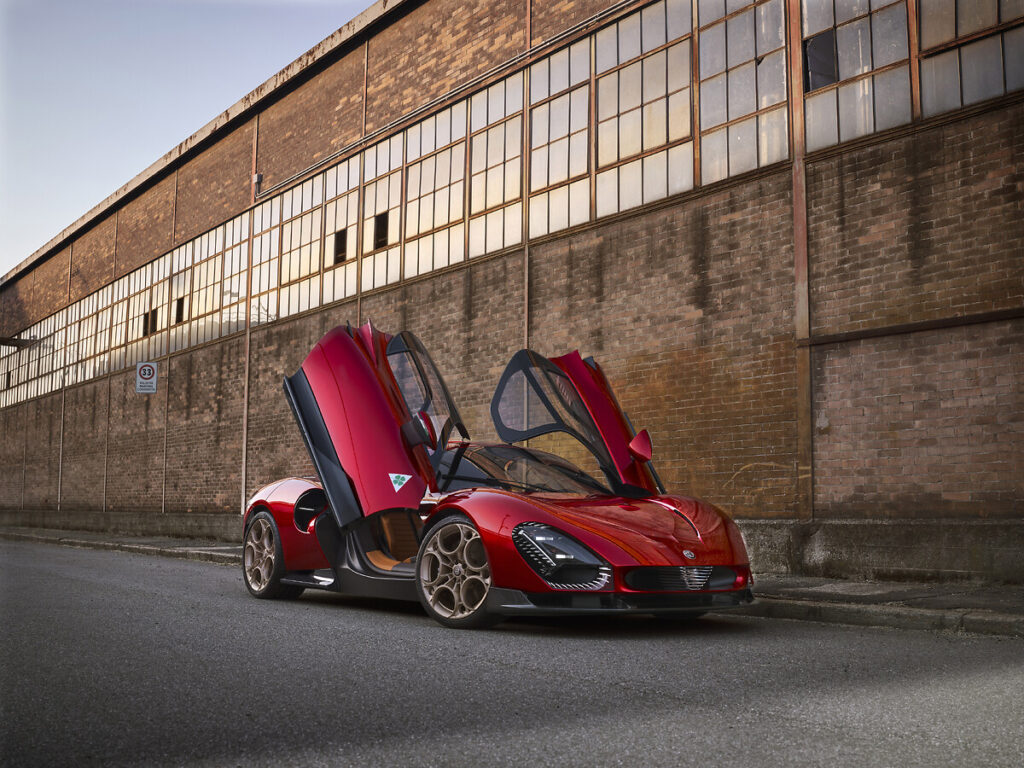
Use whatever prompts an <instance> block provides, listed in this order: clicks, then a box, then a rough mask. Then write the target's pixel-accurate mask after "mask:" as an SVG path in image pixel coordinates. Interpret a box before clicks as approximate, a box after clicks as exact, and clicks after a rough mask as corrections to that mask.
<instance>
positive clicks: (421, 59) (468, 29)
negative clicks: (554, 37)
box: [366, 0, 526, 132]
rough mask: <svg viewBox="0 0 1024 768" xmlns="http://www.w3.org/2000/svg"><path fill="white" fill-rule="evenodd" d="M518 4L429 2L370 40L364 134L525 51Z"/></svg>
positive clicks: (522, 7)
mask: <svg viewBox="0 0 1024 768" xmlns="http://www.w3.org/2000/svg"><path fill="white" fill-rule="evenodd" d="M525 14H526V3H525V2H523V0H473V1H472V2H465V0H433V2H429V3H425V4H423V5H421V6H419V7H418V8H415V9H413V10H412V11H410V12H409V13H408V14H406V15H405V16H403V17H402V18H401V19H398V20H397V21H395V22H393V23H392V24H390V25H389V26H388V27H387V28H385V29H383V30H381V31H380V32H379V33H378V34H377V35H375V36H374V37H373V39H371V40H370V49H369V65H368V70H367V75H368V76H367V93H366V130H367V132H369V131H374V130H376V129H377V128H380V127H382V126H384V125H387V124H388V123H389V122H391V121H392V120H395V119H396V118H398V117H401V116H402V115H403V114H405V113H406V112H409V111H410V110H412V109H414V108H416V107H418V106H420V105H421V104H423V103H424V102H427V101H430V100H431V99H433V98H436V97H438V96H441V95H443V94H445V93H447V92H448V91H450V90H452V89H453V88H455V87H456V86H458V85H461V84H463V83H465V82H467V81H468V80H471V79H473V78H474V77H477V76H478V75H482V74H483V73H484V72H487V71H488V70H489V69H492V68H493V67H495V66H497V65H498V64H501V63H502V62H503V61H506V60H507V59H509V58H510V57H511V56H513V55H515V54H516V53H519V52H521V51H524V50H525V49H526V19H525Z"/></svg>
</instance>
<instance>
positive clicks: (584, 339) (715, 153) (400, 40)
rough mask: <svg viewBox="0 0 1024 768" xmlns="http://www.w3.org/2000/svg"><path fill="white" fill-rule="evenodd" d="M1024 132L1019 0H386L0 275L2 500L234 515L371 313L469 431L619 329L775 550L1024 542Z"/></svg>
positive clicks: (992, 567) (945, 559)
mask: <svg viewBox="0 0 1024 768" xmlns="http://www.w3.org/2000/svg"><path fill="white" fill-rule="evenodd" d="M1022 155H1024V2H1021V0H757V1H756V2H753V1H750V2H744V1H743V0H659V1H658V2H653V3H651V2H620V3H615V4H611V3H608V2H607V1H606V0H605V1H604V2H602V0H559V1H558V2H554V1H552V2H546V1H544V0H516V2H511V0H476V1H475V2H461V1H457V0H426V1H425V2H414V1H412V0H410V1H407V2H401V1H399V2H390V3H387V4H386V5H385V4H384V3H378V4H377V5H375V6H373V7H371V8H370V9H368V10H367V11H365V12H364V13H363V14H361V15H360V16H359V17H357V18H356V19H355V20H353V21H352V22H350V23H349V24H347V25H346V26H345V27H343V28H342V29H341V30H339V31H338V32H337V33H335V34H334V35H332V36H331V37H329V38H328V39H327V40H325V41H324V42H323V43H321V44H320V45H319V46H317V48H314V49H313V50H311V51H310V52H308V53H307V54H306V55H304V56H303V57H302V58H300V59H299V60H297V61H296V62H295V63H293V64H292V65H291V66H290V67H288V68H287V69H285V70H284V71H282V72H281V73H280V74H279V75H278V76H276V77H275V78H273V79H272V80H271V81H268V83H266V84H264V86H262V87H261V88H259V89H257V91H255V92H253V93H252V94H250V95H249V96H247V97H246V98H245V99H243V100H242V101H241V102H239V103H238V104H236V105H234V106H233V107H231V108H230V109H228V110H227V111H226V112H225V113H224V114H223V115H221V116H220V117H219V118H218V119H217V120H215V121H214V122H213V123H211V124H210V125H208V126H206V127H205V128H203V129H202V130H201V131H200V132H198V133H197V134H196V135H194V136H193V137H192V138H190V139H189V140H188V141H186V142H185V143H183V144H182V145H180V146H179V147H177V148H176V149H175V150H173V151H172V152H170V153H169V154H168V155H166V156H165V157H164V158H162V159H161V160H160V161H158V162H157V163H155V164H154V165H153V166H151V167H150V168H149V169H147V170H146V171H145V172H144V173H143V174H141V175H140V176H139V177H137V178H136V179H134V180H133V181H132V182H130V183H129V184H127V185H126V186H125V187H123V188H122V189H121V190H119V191H118V192H116V193H115V194H113V195H112V196H111V197H110V198H108V199H107V200H106V201H104V203H102V204H101V205H99V206H97V208H96V209H94V210H93V211H91V212H90V213H89V214H87V215H86V216H84V217H83V218H82V219H80V220H79V221H78V222H75V223H74V224H73V225H71V226H70V227H68V228H67V229H66V230H65V231H64V232H62V233H61V234H60V235H59V236H58V237H56V238H54V240H53V241H51V242H50V243H49V244H48V245H47V246H45V247H44V248H42V249H40V250H39V251H38V252H37V253H36V254H34V255H33V256H32V257H31V258H29V259H27V260H26V261H25V262H24V263H23V264H22V265H21V266H20V267H19V268H17V269H16V270H14V271H12V272H11V273H10V274H9V275H7V276H6V277H5V278H4V281H3V283H2V284H0V336H2V337H4V338H5V342H6V345H5V346H3V347H0V432H2V434H3V440H2V444H0V478H2V479H0V488H2V492H0V521H2V522H4V523H7V524H36V525H52V526H55V527H64V528H80V529H83V528H84V529H109V530H117V531H131V532H138V533H174V534H181V535H197V536H198V535H211V534H213V535H220V536H225V537H234V536H235V535H237V533H238V530H237V529H238V525H239V523H238V518H237V513H238V511H239V509H240V506H241V505H242V503H243V501H244V499H245V498H246V497H247V495H248V494H250V493H251V492H252V491H253V490H254V489H255V488H257V487H259V486H260V485H262V484H263V483H265V482H269V481H271V480H274V479H276V478H278V477H281V476H285V475H289V474H299V473H304V472H309V471H311V466H310V464H309V460H308V458H307V457H306V455H305V451H304V448H303V447H302V444H301V440H300V437H299V435H298V432H297V429H296V428H295V426H294V423H293V421H292V417H291V414H290V412H289V411H288V406H287V404H286V403H285V400H284V398H283V396H282V394H281V377H282V376H283V375H284V374H286V373H291V372H292V371H294V370H295V368H296V367H297V366H298V365H299V363H300V362H301V360H302V359H303V357H304V356H305V355H306V353H307V352H308V350H309V349H310V347H311V346H312V345H313V343H314V342H315V341H316V340H317V339H318V338H319V337H320V336H321V335H322V334H323V333H324V332H325V331H326V330H328V329H329V328H331V327H333V326H334V325H336V324H339V323H344V322H346V321H351V322H352V323H356V322H361V321H365V320H367V319H371V320H372V321H373V322H374V323H375V324H376V325H377V326H379V327H381V328H383V329H385V330H389V331H392V330H398V329H409V330H412V331H414V332H415V333H416V334H417V335H418V336H420V338H421V339H422V340H423V341H424V343H425V344H426V346H427V347H428V349H430V350H431V352H432V354H433V356H434V358H435V360H436V361H437V362H438V364H439V367H440V368H441V370H442V371H443V373H444V374H445V376H446V377H447V379H448V381H449V384H450V385H451V388H452V390H453V391H454V392H455V394H456V398H457V400H458V402H459V403H460V407H461V408H462V409H463V416H464V417H465V419H466V421H467V425H468V426H469V429H470V432H471V434H473V435H474V436H475V437H478V438H487V437H490V436H491V435H492V429H491V427H490V423H489V413H488V406H489V400H490V395H491V392H492V391H493V388H494V386H495V385H496V383H497V378H498V374H499V373H500V371H501V369H502V367H503V365H504V363H505V362H506V361H507V360H508V358H509V357H510V356H511V355H512V354H513V353H514V352H515V351H516V350H518V349H520V348H522V347H524V346H530V347H533V348H536V349H537V350H538V351H539V352H542V353H545V354H560V353H563V352H566V351H569V350H571V349H574V348H579V349H580V350H581V351H582V352H583V353H584V354H592V355H594V356H595V357H596V358H597V359H598V360H600V361H601V362H602V364H603V365H604V367H605V369H606V371H607V372H608V374H609V377H610V379H611V381H612V383H613V385H614V386H615V387H616V390H617V392H618V395H619V399H620V400H621V401H622V402H623V405H624V406H625V408H626V410H628V411H629V413H630V415H631V417H632V420H633V422H634V423H635V424H636V425H637V428H638V429H639V428H641V427H647V428H648V429H650V431H651V433H652V435H653V436H654V438H655V461H656V463H657V466H658V468H659V472H660V473H661V475H662V477H663V479H664V480H665V482H666V485H668V486H669V487H670V488H672V489H674V490H677V491H679V492H683V493H689V494H693V495H699V496H702V497H704V498H707V499H709V500H711V501H713V502H715V503H716V504H718V505H719V506H721V507H722V508H723V509H725V510H726V511H728V512H729V513H730V514H732V515H733V516H734V517H735V518H736V519H737V520H738V521H740V523H741V526H742V527H743V528H744V531H745V532H746V535H747V537H748V540H749V541H750V542H751V549H752V550H753V552H754V556H755V561H756V562H755V567H759V569H760V570H763V571H764V570H767V571H771V570H791V571H799V572H806V573H821V574H829V575H871V576H894V577H900V578H905V577H934V576H940V577H980V578H990V579H1003V580H1018V581H1019V580H1021V579H1024V569H1022V566H1021V565H1020V562H1021V555H1024V479H1022V478H1024V395H1022V393H1021V383H1020V382H1021V378H1022V372H1024V170H1022V169H1024V157H1022ZM142 361H147V362H156V363H157V368H158V372H159V373H158V375H159V380H158V386H157V392H156V393H155V394H137V393H136V391H135V376H136V372H135V365H136V363H137V362H142Z"/></svg>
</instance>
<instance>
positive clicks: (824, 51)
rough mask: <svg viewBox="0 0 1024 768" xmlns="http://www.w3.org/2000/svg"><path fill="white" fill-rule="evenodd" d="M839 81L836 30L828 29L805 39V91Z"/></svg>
mask: <svg viewBox="0 0 1024 768" xmlns="http://www.w3.org/2000/svg"><path fill="white" fill-rule="evenodd" d="M838 82H839V63H838V61H837V57H836V31H835V30H834V29H827V30H825V31H824V32H822V33H821V34H819V35H815V36H814V37H812V38H809V39H807V40H804V92H805V93H806V92H810V91H815V90H817V89H818V88H824V87H825V86H826V85H832V83H838Z"/></svg>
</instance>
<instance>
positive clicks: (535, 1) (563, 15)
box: [530, 0, 615, 45]
mask: <svg viewBox="0 0 1024 768" xmlns="http://www.w3.org/2000/svg"><path fill="white" fill-rule="evenodd" d="M612 5H615V2H614V0H532V3H531V6H532V10H533V18H532V19H531V30H530V31H531V33H532V35H533V45H539V44H540V43H543V42H544V41H545V40H549V39H551V38H552V37H554V36H555V35H557V34H558V33H559V32H562V31H563V30H565V29H566V28H567V27H571V26H573V25H574V24H579V23H580V22H581V21H585V20H586V19H589V18H590V17H591V16H593V15H594V14H595V13H600V12H601V11H603V10H604V9H605V8H608V7H609V6H612Z"/></svg>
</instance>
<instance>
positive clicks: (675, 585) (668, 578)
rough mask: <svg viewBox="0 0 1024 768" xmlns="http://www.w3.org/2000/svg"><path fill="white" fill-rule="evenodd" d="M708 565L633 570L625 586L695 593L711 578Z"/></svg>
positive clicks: (628, 574)
mask: <svg viewBox="0 0 1024 768" xmlns="http://www.w3.org/2000/svg"><path fill="white" fill-rule="evenodd" d="M711 571H712V566H710V565H684V566H674V565H665V566H662V565H657V566H650V567H646V568H634V569H633V570H632V571H630V572H629V573H627V574H626V586H628V587H629V588H630V589H642V590H644V591H649V592H696V591H699V590H702V589H704V588H705V586H706V585H707V583H708V579H709V578H710V577H711Z"/></svg>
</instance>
